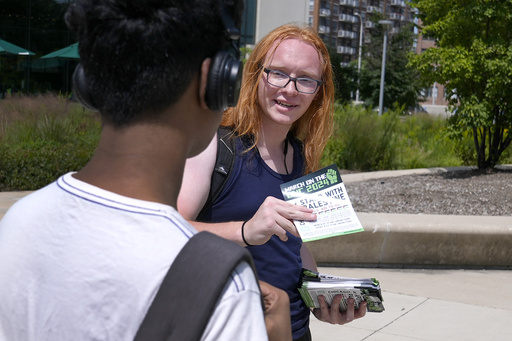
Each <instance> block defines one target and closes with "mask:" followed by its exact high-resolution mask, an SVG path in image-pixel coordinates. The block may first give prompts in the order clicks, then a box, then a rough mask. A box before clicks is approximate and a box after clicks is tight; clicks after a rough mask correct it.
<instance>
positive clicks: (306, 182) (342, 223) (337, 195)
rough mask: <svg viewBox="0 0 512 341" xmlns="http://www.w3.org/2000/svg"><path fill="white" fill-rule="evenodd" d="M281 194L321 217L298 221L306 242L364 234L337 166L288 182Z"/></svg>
mask: <svg viewBox="0 0 512 341" xmlns="http://www.w3.org/2000/svg"><path fill="white" fill-rule="evenodd" d="M281 192H282V193H283V196H284V199H285V200H286V201H287V202H291V203H293V204H295V205H301V206H305V207H309V208H311V209H313V213H315V214H316V216H317V220H315V221H295V226H296V227H297V230H298V231H299V234H300V237H301V238H302V240H303V241H304V242H309V241H313V240H318V239H323V238H329V237H336V236H341V235H345V234H349V233H355V232H362V231H364V229H363V226H362V225H361V222H360V221H359V219H358V218H357V215H356V213H355V212H354V208H353V207H352V203H351V202H350V199H349V198H348V194H347V190H346V189H345V185H344V184H343V181H342V180H341V176H340V173H339V171H338V167H336V165H331V166H328V167H325V168H323V169H321V170H319V171H316V172H314V173H311V174H308V175H305V176H303V177H301V178H298V179H295V180H292V181H290V182H287V183H284V184H282V185H281Z"/></svg>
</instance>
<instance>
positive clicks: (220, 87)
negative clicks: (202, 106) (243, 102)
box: [72, 0, 243, 111]
mask: <svg viewBox="0 0 512 341" xmlns="http://www.w3.org/2000/svg"><path fill="white" fill-rule="evenodd" d="M221 17H222V22H223V24H224V28H225V29H226V34H227V36H228V38H229V40H230V43H231V45H232V47H233V49H234V51H235V55H236V57H235V56H233V55H231V54H230V53H229V52H227V51H219V52H218V53H217V54H216V55H215V56H214V57H213V60H212V63H211V66H210V71H209V73H208V80H207V85H206V104H207V105H208V108H210V109H211V110H214V111H224V110H226V109H227V108H228V107H233V106H235V105H236V104H237V103H238V97H239V96H240V85H241V82H242V68H243V65H242V62H241V61H240V49H239V46H238V40H239V39H240V31H239V30H238V28H237V27H236V25H235V23H234V20H233V17H232V16H231V15H230V14H228V13H227V10H226V8H225V6H224V2H223V1H222V0H221ZM72 83H73V89H74V93H75V96H76V97H77V98H78V100H79V101H80V103H82V105H83V106H85V107H86V108H87V109H89V110H92V111H98V109H97V106H96V105H95V104H94V99H93V98H92V95H91V91H90V89H89V83H88V81H87V77H86V75H85V72H84V69H83V67H82V65H81V64H78V65H77V67H76V69H75V71H74V72H73V76H72Z"/></svg>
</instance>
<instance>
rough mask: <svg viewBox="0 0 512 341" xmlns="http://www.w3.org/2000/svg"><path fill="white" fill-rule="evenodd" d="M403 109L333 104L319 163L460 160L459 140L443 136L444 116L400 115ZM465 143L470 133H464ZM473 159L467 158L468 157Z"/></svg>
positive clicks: (351, 165)
mask: <svg viewBox="0 0 512 341" xmlns="http://www.w3.org/2000/svg"><path fill="white" fill-rule="evenodd" d="M401 113H402V110H401V109H400V108H399V109H397V110H396V111H388V112H386V113H384V115H382V116H378V115H377V113H376V112H374V111H372V110H369V109H364V108H362V107H361V106H352V105H345V106H341V105H337V106H336V111H335V125H334V133H333V136H332V137H331V138H330V139H329V142H328V144H327V146H326V149H325V152H324V155H323V157H322V161H321V163H322V165H324V166H327V165H330V164H333V163H335V164H337V165H338V167H339V168H341V169H350V170H357V171H377V170H387V169H411V168H428V167H450V166H460V165H461V164H463V160H462V159H461V158H460V157H459V156H463V154H462V153H458V151H459V150H461V151H462V149H461V148H459V146H457V145H456V144H455V143H453V142H452V141H451V140H449V139H448V138H447V137H446V134H445V127H446V119H445V118H442V117H432V116H430V115H426V114H425V115H421V114H418V115H412V116H402V115H400V114H401ZM461 141H462V142H464V143H465V144H468V143H470V142H471V139H468V138H463V139H462V140H461ZM468 161H469V162H471V160H470V159H469V160H468Z"/></svg>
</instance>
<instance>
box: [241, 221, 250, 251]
mask: <svg viewBox="0 0 512 341" xmlns="http://www.w3.org/2000/svg"><path fill="white" fill-rule="evenodd" d="M246 222H247V220H246V221H244V223H243V224H242V240H243V241H244V243H245V245H247V246H252V245H251V244H249V243H248V242H247V240H245V236H244V226H245V223H246Z"/></svg>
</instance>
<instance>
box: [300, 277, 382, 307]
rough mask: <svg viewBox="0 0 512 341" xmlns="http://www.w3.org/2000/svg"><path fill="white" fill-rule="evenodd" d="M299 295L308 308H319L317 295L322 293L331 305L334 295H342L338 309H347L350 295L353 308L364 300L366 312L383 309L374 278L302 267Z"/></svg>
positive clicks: (378, 287)
mask: <svg viewBox="0 0 512 341" xmlns="http://www.w3.org/2000/svg"><path fill="white" fill-rule="evenodd" d="M299 292H300V295H301V296H302V299H303V300H304V302H305V303H306V305H307V306H308V307H310V308H320V303H319V301H318V296H319V295H323V296H324V297H325V299H326V301H327V304H328V305H329V306H331V304H332V300H333V299H334V296H336V295H342V300H341V302H340V310H341V311H345V310H347V299H348V298H350V297H352V298H354V301H355V308H356V309H357V308H359V305H360V304H361V302H363V301H366V302H367V306H366V310H367V311H368V312H377V313H380V312H382V311H384V305H383V304H382V302H383V299H382V293H381V289H380V284H379V281H378V280H376V279H375V278H349V277H339V276H331V275H325V274H321V273H318V272H315V271H312V270H307V269H302V278H301V284H300V287H299Z"/></svg>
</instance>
